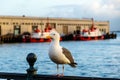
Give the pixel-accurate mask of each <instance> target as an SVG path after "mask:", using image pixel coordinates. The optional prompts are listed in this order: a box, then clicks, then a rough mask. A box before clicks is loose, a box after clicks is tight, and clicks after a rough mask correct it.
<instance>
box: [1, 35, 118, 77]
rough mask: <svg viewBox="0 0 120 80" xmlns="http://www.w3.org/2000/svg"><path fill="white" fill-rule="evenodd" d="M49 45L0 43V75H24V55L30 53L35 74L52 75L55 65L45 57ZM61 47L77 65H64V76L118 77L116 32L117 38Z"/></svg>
mask: <svg viewBox="0 0 120 80" xmlns="http://www.w3.org/2000/svg"><path fill="white" fill-rule="evenodd" d="M49 44H50V43H15V44H0V72H21V73H26V69H27V68H28V67H29V66H28V63H27V62H26V56H27V54H28V53H31V52H32V53H35V54H36V55H37V61H36V63H35V67H36V68H37V69H38V71H37V72H38V73H39V74H56V64H54V63H53V62H51V60H50V59H49V57H48V48H49ZM61 46H64V47H66V48H67V49H69V50H70V51H71V53H72V55H73V56H74V59H75V61H76V62H77V63H78V66H77V67H76V68H71V67H70V66H69V65H65V73H64V74H65V75H69V76H85V77H109V78H120V33H118V37H117V39H110V40H99V41H67V42H61ZM60 69H62V68H61V67H60Z"/></svg>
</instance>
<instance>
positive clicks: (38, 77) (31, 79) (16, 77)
mask: <svg viewBox="0 0 120 80" xmlns="http://www.w3.org/2000/svg"><path fill="white" fill-rule="evenodd" d="M26 60H27V62H28V64H29V68H28V69H27V70H26V71H27V73H8V72H0V79H6V80H120V79H118V78H100V77H82V76H61V77H58V76H55V75H43V74H37V69H35V68H34V64H35V62H36V60H37V56H36V55H35V54H34V53H29V54H28V55H27V57H26Z"/></svg>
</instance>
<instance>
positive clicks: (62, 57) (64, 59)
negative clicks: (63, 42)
mask: <svg viewBox="0 0 120 80" xmlns="http://www.w3.org/2000/svg"><path fill="white" fill-rule="evenodd" d="M50 38H51V39H52V41H51V43H50V47H49V57H50V59H51V60H52V61H53V62H54V63H56V64H57V75H58V76H60V74H59V64H62V65H63V66H62V74H61V75H62V76H63V75H64V64H69V65H70V66H71V67H73V68H75V67H76V65H77V63H75V62H74V59H73V57H72V55H71V53H70V51H69V50H68V49H66V48H64V47H62V46H60V35H59V33H58V32H57V31H56V30H51V31H50Z"/></svg>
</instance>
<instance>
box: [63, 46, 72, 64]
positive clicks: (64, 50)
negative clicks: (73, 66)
mask: <svg viewBox="0 0 120 80" xmlns="http://www.w3.org/2000/svg"><path fill="white" fill-rule="evenodd" d="M62 50H63V54H64V55H65V56H66V57H67V58H68V59H69V60H70V62H71V63H74V60H73V57H72V55H71V52H70V51H69V50H68V49H66V48H64V47H63V48H62Z"/></svg>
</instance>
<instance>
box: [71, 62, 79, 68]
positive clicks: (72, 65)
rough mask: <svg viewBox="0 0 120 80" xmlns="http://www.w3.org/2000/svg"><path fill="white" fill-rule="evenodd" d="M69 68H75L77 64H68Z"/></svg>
mask: <svg viewBox="0 0 120 80" xmlns="http://www.w3.org/2000/svg"><path fill="white" fill-rule="evenodd" d="M69 65H70V66H71V67H73V68H75V67H76V66H77V63H70V64H69Z"/></svg>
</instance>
